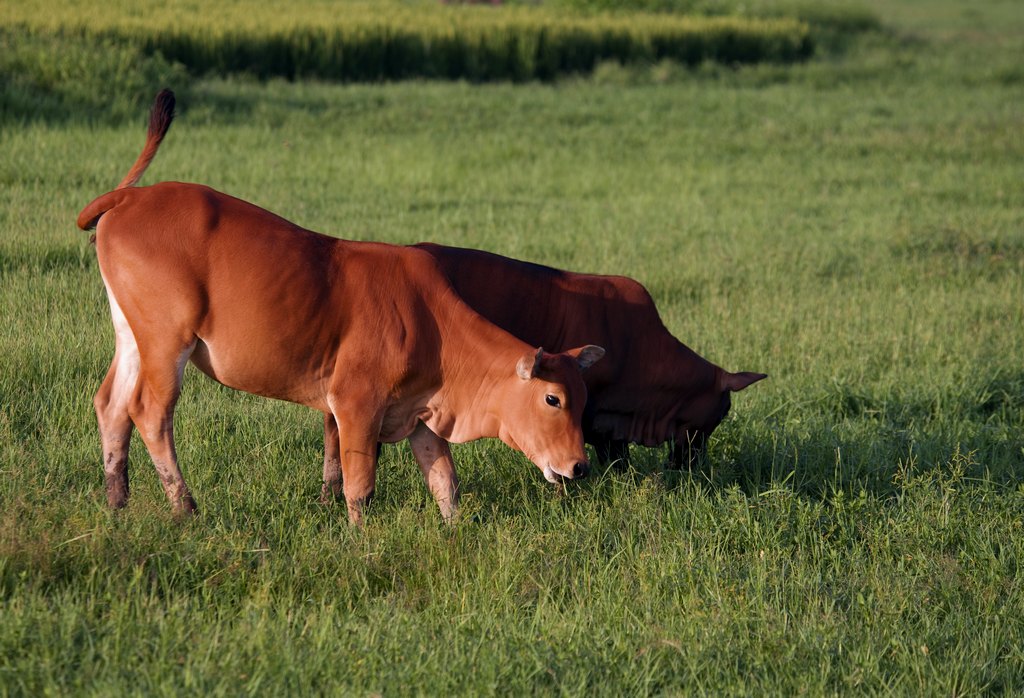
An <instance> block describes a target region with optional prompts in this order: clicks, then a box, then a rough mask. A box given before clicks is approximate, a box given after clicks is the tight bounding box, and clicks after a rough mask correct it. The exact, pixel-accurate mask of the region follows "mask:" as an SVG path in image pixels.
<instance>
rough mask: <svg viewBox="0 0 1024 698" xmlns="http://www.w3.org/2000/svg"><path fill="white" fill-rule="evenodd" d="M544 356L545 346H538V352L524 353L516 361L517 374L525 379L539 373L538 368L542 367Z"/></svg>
mask: <svg viewBox="0 0 1024 698" xmlns="http://www.w3.org/2000/svg"><path fill="white" fill-rule="evenodd" d="M542 358H544V349H543V347H537V353H536V354H534V353H533V352H532V351H529V352H527V353H525V354H523V355H522V356H521V357H520V358H519V361H518V362H517V363H516V375H517V376H519V377H520V378H522V379H523V380H524V381H528V380H530V379H531V378H533V377H534V376H536V375H537V370H538V369H539V368H540V361H541V359H542Z"/></svg>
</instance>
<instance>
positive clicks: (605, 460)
mask: <svg viewBox="0 0 1024 698" xmlns="http://www.w3.org/2000/svg"><path fill="white" fill-rule="evenodd" d="M587 440H588V441H590V443H592V444H593V445H594V450H595V451H596V452H597V462H598V463H600V464H601V465H614V466H615V467H616V468H617V469H619V470H625V469H626V468H628V467H629V442H628V441H626V440H625V439H612V438H610V437H607V436H604V435H591V438H589V439H587Z"/></svg>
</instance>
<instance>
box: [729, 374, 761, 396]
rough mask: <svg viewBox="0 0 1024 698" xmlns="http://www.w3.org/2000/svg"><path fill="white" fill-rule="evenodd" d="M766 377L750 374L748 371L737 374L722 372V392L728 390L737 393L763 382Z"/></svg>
mask: <svg viewBox="0 0 1024 698" xmlns="http://www.w3.org/2000/svg"><path fill="white" fill-rule="evenodd" d="M767 377H768V374H766V373H752V372H750V371H741V372H739V373H729V372H728V371H722V377H721V382H722V391H723V392H724V391H726V390H728V391H729V392H733V393H735V392H739V391H740V390H743V389H744V388H746V387H747V386H749V385H752V384H753V383H756V382H758V381H759V380H763V379H765V378H767Z"/></svg>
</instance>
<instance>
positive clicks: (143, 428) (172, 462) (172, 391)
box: [130, 339, 196, 513]
mask: <svg viewBox="0 0 1024 698" xmlns="http://www.w3.org/2000/svg"><path fill="white" fill-rule="evenodd" d="M195 346H196V342H195V340H194V339H193V340H192V341H191V342H190V343H189V344H187V345H184V346H183V345H182V344H178V343H175V344H170V343H163V344H160V345H159V346H153V347H146V346H140V350H141V351H140V354H141V362H140V370H139V380H138V383H137V385H136V389H135V392H134V395H133V399H132V400H131V403H130V414H131V418H132V421H133V422H135V426H136V428H137V429H138V430H139V435H140V436H142V440H143V441H145V442H146V448H147V449H148V450H149V455H150V458H152V459H153V466H154V467H155V468H156V472H157V475H159V476H160V482H161V483H162V484H163V487H164V492H165V493H166V495H167V499H168V500H170V502H171V506H172V507H173V508H174V510H175V512H177V513H192V512H194V511H195V509H196V503H195V500H194V499H192V494H191V493H190V492H189V490H188V486H187V485H186V484H185V480H184V478H182V476H181V470H180V469H179V468H178V456H177V453H176V451H175V448H174V407H175V405H176V404H177V402H178V396H179V395H180V394H181V379H182V375H183V374H184V371H185V364H186V363H187V362H188V359H189V357H190V356H191V355H192V351H193V350H194V349H195Z"/></svg>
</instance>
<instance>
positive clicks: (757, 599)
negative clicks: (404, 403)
mask: <svg viewBox="0 0 1024 698" xmlns="http://www.w3.org/2000/svg"><path fill="white" fill-rule="evenodd" d="M867 4H868V5H869V6H870V7H871V8H873V9H874V10H876V11H877V12H878V13H879V15H880V16H881V18H882V21H883V25H884V27H885V29H884V30H883V31H881V32H876V33H870V34H867V35H863V36H860V37H857V38H856V39H855V40H852V41H851V43H850V44H849V46H848V47H847V49H846V51H845V52H843V53H840V54H836V55H830V56H819V57H818V58H816V59H814V60H812V61H809V62H807V63H805V64H801V65H794V66H754V67H748V68H742V69H734V68H727V67H716V66H712V65H705V66H702V67H700V68H698V69H695V70H686V69H682V68H679V67H676V66H672V65H670V64H659V65H655V66H649V67H635V66H634V67H621V66H618V65H617V64H607V65H603V66H601V67H600V68H599V69H598V70H597V71H596V72H595V74H594V75H593V76H591V77H587V78H574V79H566V80H562V81H558V82H555V83H552V84H535V83H534V84H525V85H509V84H486V85H468V84H465V83H443V82H407V83H394V84H381V85H344V86H342V85H329V84H319V83H309V82H299V83H288V82H278V81H271V82H268V83H260V82H254V81H250V80H244V79H239V78H224V79H217V78H206V79H202V80H194V81H190V82H189V83H188V84H187V85H183V86H182V89H181V90H180V92H181V94H182V103H181V104H180V109H179V118H178V120H177V121H176V123H175V125H174V126H173V127H172V130H171V133H170V135H169V136H168V138H167V140H166V141H165V142H164V145H163V146H162V150H161V152H160V154H159V156H158V157H157V160H156V161H155V162H154V164H153V166H152V167H151V168H150V170H149V173H148V175H147V177H146V180H145V182H144V183H151V182H155V181H159V180H163V179H168V180H183V181H198V182H203V183H206V184H210V185H211V186H214V187H216V188H218V189H221V190H223V191H226V192H228V193H231V194H233V195H236V196H239V197H242V198H245V199H248V200H250V201H253V202H256V203H258V204H260V205H262V206H264V207H266V208H269V209H271V210H273V211H275V212H277V213H280V214H281V215H284V216H286V217H288V218H290V219H292V220H294V221H296V222H297V223H299V224H301V225H304V226H306V227H310V228H313V229H316V230H320V231H324V232H328V233H331V234H335V235H339V236H342V237H347V238H354V239H373V240H383V241H390V242H396V243H410V242H416V241H420V240H432V241H437V242H444V243H451V244H456V245H465V246H474V247H482V248H485V249H489V250H492V251H496V252H501V253H504V254H508V255H512V256H516V257H520V258H524V259H530V260H535V261H540V262H544V263H548V264H552V265H556V266H563V267H569V268H572V269H576V270H581V271H598V272H607V273H622V274H627V275H629V276H633V277H635V278H637V279H639V280H641V281H642V282H643V283H645V284H646V285H647V286H648V288H649V289H650V290H651V292H652V294H653V295H654V297H655V300H656V301H657V303H658V305H659V308H660V309H661V311H662V314H663V317H664V318H665V321H666V324H667V325H668V326H669V328H670V329H671V330H672V331H673V332H674V333H675V334H676V335H677V336H678V337H680V338H681V339H683V340H684V341H685V342H687V343H688V344H689V345H690V346H692V347H693V348H695V349H696V350H697V351H699V352H701V353H702V354H704V355H705V356H707V357H708V358H710V359H712V360H714V361H716V362H717V363H719V364H721V365H723V366H725V367H726V368H729V369H730V370H752V371H763V372H766V373H768V374H770V378H769V380H767V381H765V382H763V383H759V384H758V385H756V386H754V387H752V388H750V390H748V391H746V392H744V393H742V394H741V395H738V396H737V398H736V400H735V401H734V408H733V412H732V414H731V415H730V418H729V419H728V420H727V422H726V423H725V424H724V425H723V426H722V427H721V428H720V429H719V430H718V431H717V432H716V435H715V437H714V439H713V441H712V446H711V451H710V455H709V457H708V459H707V460H706V462H705V463H703V464H702V466H701V467H700V468H699V469H697V470H695V471H694V472H692V473H689V472H685V473H677V472H671V471H665V470H664V469H663V468H662V466H661V463H662V459H663V457H664V453H663V452H658V451H655V450H645V449H639V448H634V451H633V454H634V457H635V461H636V463H635V468H634V469H633V470H631V471H629V472H616V471H609V472H604V473H598V474H597V475H596V476H595V477H592V478H589V479H588V480H586V481H582V482H580V483H573V485H572V486H571V487H568V488H566V489H565V491H564V492H556V491H553V490H552V489H551V488H550V486H549V485H547V483H545V482H544V480H543V478H542V477H541V475H540V473H539V472H538V471H537V469H536V468H535V467H534V466H533V465H532V464H530V463H529V462H528V461H527V460H526V459H525V458H524V457H522V456H521V455H518V454H515V453H512V452H511V451H509V450H508V449H507V448H506V447H504V446H503V445H501V444H500V443H497V442H477V443H474V444H468V445H465V446H460V447H457V448H456V449H455V456H456V460H457V462H458V464H459V467H460V475H461V478H462V484H463V492H464V499H463V511H464V514H465V516H464V517H463V520H462V521H460V522H459V523H458V524H457V525H455V526H453V527H450V528H449V527H445V526H444V525H443V524H442V523H441V521H440V516H439V515H438V513H437V511H436V507H435V506H434V505H433V503H432V501H431V500H430V498H429V495H428V493H427V492H426V488H425V487H424V486H423V484H422V482H421V481H420V477H419V474H418V470H417V468H416V466H415V462H414V461H413V459H412V457H411V454H410V453H409V451H408V448H407V447H406V446H404V445H401V446H389V447H387V448H386V449H385V451H384V456H383V462H382V464H381V467H380V470H379V479H378V487H377V498H376V499H375V500H374V503H373V506H372V508H371V510H370V513H369V517H368V521H367V525H366V527H365V529H362V530H354V529H352V528H350V527H349V525H348V524H347V521H346V516H345V511H344V506H335V507H324V506H321V505H320V504H319V503H318V501H317V499H318V495H319V491H320V458H321V456H322V453H321V450H320V448H321V447H320V420H319V419H318V415H317V414H315V413H311V412H309V411H308V410H305V409H303V408H298V407H294V406H291V405H287V404H282V403H274V402H270V401H266V400H261V399H258V398H254V397H251V396H248V395H243V394H239V393H235V392H231V391H229V390H227V389H225V388H221V387H219V386H217V385H215V384H213V383H212V382H211V381H209V380H207V379H206V378H204V377H202V376H200V375H198V374H197V372H195V371H194V370H192V369H191V368H190V369H189V370H188V371H187V373H186V385H185V389H184V394H183V397H182V399H181V402H180V403H179V408H178V411H177V420H176V425H175V429H176V434H177V440H178V452H179V457H180V459H181V462H182V468H183V471H184V473H185V477H186V480H187V481H188V482H189V484H190V486H191V487H192V490H193V492H194V493H195V495H196V498H197V501H198V504H199V507H200V510H201V515H200V516H198V517H197V518H195V519H194V520H190V521H187V522H179V521H176V520H174V519H173V518H172V516H171V514H170V511H169V507H168V505H167V502H166V500H165V498H164V496H163V493H162V490H161V488H160V486H159V483H158V480H157V478H156V476H155V473H154V471H153V468H152V466H151V464H150V463H149V459H148V456H147V454H146V452H145V450H144V448H143V447H142V444H141V441H140V440H139V439H138V438H136V439H135V440H134V442H133V446H132V452H131V459H132V463H131V466H130V474H131V477H132V488H133V490H132V501H131V503H130V505H129V506H128V508H127V509H125V510H123V511H121V512H118V513H111V512H110V511H108V510H107V509H106V506H105V499H104V494H103V491H102V480H103V478H102V469H101V466H100V459H99V455H100V454H99V439H98V434H97V432H96V426H95V418H94V415H93V411H92V405H91V399H92V395H93V393H94V392H95V390H96V388H97V387H98V385H99V382H100V380H101V379H102V377H103V375H104V372H105V370H106V367H107V365H108V363H109V361H110V358H111V355H112V351H113V332H112V330H111V326H110V319H109V309H108V307H107V303H106V299H105V295H104V292H103V287H102V283H101V281H100V278H99V272H98V269H97V266H96V262H95V255H94V253H93V251H92V248H91V247H90V246H89V244H88V239H87V237H88V236H87V235H86V234H84V233H81V232H80V231H78V230H77V228H75V226H74V219H75V216H76V215H77V212H78V211H79V209H80V208H81V207H82V206H83V205H84V204H85V203H87V202H88V201H89V200H91V199H92V198H93V197H94V196H96V195H98V194H99V193H102V192H104V191H107V190H108V189H109V188H111V187H113V186H114V185H115V184H116V183H117V181H118V180H119V179H120V177H121V176H122V175H123V174H124V172H125V171H126V170H127V168H128V167H129V165H130V164H131V162H132V161H133V160H134V158H135V157H136V155H137V154H138V150H139V148H140V147H141V145H142V141H143V138H144V124H145V115H144V113H142V112H140V113H138V114H137V115H134V116H132V117H130V118H128V117H124V118H122V116H120V115H117V116H110V115H106V116H105V115H104V114H102V113H101V112H96V111H89V112H88V113H86V114H84V115H75V114H71V115H68V116H66V117H60V116H58V115H55V114H53V113H52V112H45V113H43V114H41V116H40V118H31V117H30V116H21V117H19V118H17V119H11V120H9V121H6V122H4V126H3V128H2V130H0V183H2V186H0V317H2V318H3V323H2V324H0V356H2V357H3V359H2V360H0V694H4V695H7V694H10V695H33V696H35V695H66V694H78V695H112V694H114V695H116V694H139V695H142V694H146V695H150V694H161V695H162V694H168V695H169V694H180V693H182V692H184V691H193V692H202V693H206V694H211V695H240V694H262V695H274V694H285V693H291V694H296V693H330V694H342V695H370V694H382V695H406V694H417V695H421V694H434V695H446V694H459V695H478V694H494V693H500V694H541V695H553V694H567V695H580V694H593V695H647V694H669V695H694V694H715V695H718V694H731V695H764V694H768V695H794V694H801V693H804V694H810V695H829V694H844V695H846V694H871V695H875V694H909V695H979V694H986V695H988V694H995V695H1011V694H1019V693H1020V692H1022V691H1024V650H1022V647H1024V588H1022V581H1021V571H1022V570H1021V566H1022V561H1024V477H1022V473H1024V363H1022V357H1024V189H1022V187H1021V182H1022V180H1024V137H1022V134H1024V71H1022V70H1021V67H1020V61H1019V56H1020V55H1022V51H1021V49H1024V15H1021V13H1020V12H1019V11H1018V10H1017V9H1016V5H1015V3H1013V2H1009V1H1005V2H1004V1H1001V0H987V1H986V2H979V3H970V4H969V5H968V4H967V3H961V2H954V1H953V0H944V1H942V2H934V3H925V2H919V1H915V0H874V1H873V2H871V3H867ZM182 79H183V80H184V79H185V78H184V76H182ZM2 87H3V83H0V89H2ZM172 87H175V86H174V85H172ZM110 98H111V100H114V99H115V97H114V96H113V95H111V97H110ZM89 104H93V105H94V104H95V102H89ZM97 108H98V107H90V109H97Z"/></svg>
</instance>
